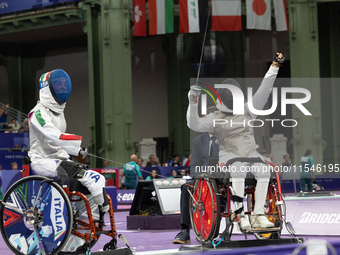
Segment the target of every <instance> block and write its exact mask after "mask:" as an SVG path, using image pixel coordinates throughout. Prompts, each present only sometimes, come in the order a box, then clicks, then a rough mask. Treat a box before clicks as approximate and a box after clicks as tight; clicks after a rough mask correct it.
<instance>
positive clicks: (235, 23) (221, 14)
mask: <svg viewBox="0 0 340 255" xmlns="http://www.w3.org/2000/svg"><path fill="white" fill-rule="evenodd" d="M212 30H213V31H242V19H241V0H212Z"/></svg>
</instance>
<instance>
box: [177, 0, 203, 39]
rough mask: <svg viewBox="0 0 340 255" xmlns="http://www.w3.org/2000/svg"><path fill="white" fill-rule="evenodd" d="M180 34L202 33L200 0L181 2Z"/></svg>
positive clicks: (180, 0) (181, 0)
mask: <svg viewBox="0 0 340 255" xmlns="http://www.w3.org/2000/svg"><path fill="white" fill-rule="evenodd" d="M179 32H180V33H199V32H200V24H199V13H198V0H179Z"/></svg>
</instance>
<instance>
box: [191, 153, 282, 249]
mask: <svg viewBox="0 0 340 255" xmlns="http://www.w3.org/2000/svg"><path fill="white" fill-rule="evenodd" d="M236 161H239V162H246V163H263V164H267V166H272V167H273V168H274V169H275V171H274V172H273V173H272V176H271V178H270V181H269V185H268V193H267V198H266V202H265V208H264V212H265V216H266V217H267V218H268V220H269V221H271V222H272V223H273V224H274V227H273V228H265V229H260V228H256V229H254V228H251V229H245V230H243V229H242V228H241V216H240V213H241V212H242V210H236V211H233V210H232V206H231V205H232V202H231V201H232V200H233V203H234V208H237V207H236V204H235V203H236V202H242V203H243V198H240V197H237V196H236V195H235V191H234V189H233V187H232V183H231V178H230V173H229V172H228V173H223V177H221V176H218V177H216V176H213V175H207V174H200V175H199V176H197V177H196V179H195V181H194V184H193V188H192V192H189V193H190V200H189V201H190V202H189V203H190V204H189V208H190V220H191V225H192V228H193V231H194V233H195V237H196V240H199V241H201V243H202V245H204V244H205V243H208V242H211V243H212V245H213V246H214V247H215V246H216V244H215V242H217V239H218V235H219V229H220V221H221V218H227V219H228V220H226V229H225V230H224V231H223V233H222V234H221V235H220V238H221V239H220V241H222V240H224V241H230V239H231V235H232V232H233V227H234V222H235V223H237V224H238V228H239V230H240V231H241V232H242V233H243V234H244V235H245V239H247V235H248V234H253V235H255V237H256V238H257V239H279V238H280V236H281V231H282V227H283V218H282V217H283V216H284V215H283V214H284V210H283V209H284V208H283V205H284V203H283V199H282V196H281V186H280V180H279V173H278V167H277V165H275V164H273V163H271V162H264V161H263V160H262V159H261V158H234V159H231V160H229V161H228V162H227V163H226V166H230V165H232V164H233V163H234V162H236ZM215 163H216V162H215ZM210 165H212V164H210ZM253 177H254V176H253ZM245 180H246V183H245V187H246V188H245V194H246V196H247V210H244V214H245V215H246V216H248V217H249V220H250V217H251V215H252V212H253V208H254V204H255V186H256V180H255V179H254V178H248V177H247V178H246V179H245ZM221 198H223V199H221ZM221 200H224V201H226V209H225V210H224V211H225V212H221Z"/></svg>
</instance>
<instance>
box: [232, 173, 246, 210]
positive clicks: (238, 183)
mask: <svg viewBox="0 0 340 255" xmlns="http://www.w3.org/2000/svg"><path fill="white" fill-rule="evenodd" d="M244 181H245V179H244V178H233V180H232V182H233V188H234V190H235V193H236V196H239V197H242V198H243V197H244ZM236 204H237V208H235V210H237V209H239V208H240V207H242V206H243V202H242V203H240V202H237V203H236Z"/></svg>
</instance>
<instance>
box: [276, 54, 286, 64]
mask: <svg viewBox="0 0 340 255" xmlns="http://www.w3.org/2000/svg"><path fill="white" fill-rule="evenodd" d="M281 54H282V53H281ZM279 55H280V53H276V54H275V56H274V58H273V61H274V62H277V63H278V64H279V66H283V65H282V64H283V62H285V57H284V56H283V55H282V58H279Z"/></svg>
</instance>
